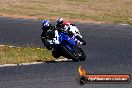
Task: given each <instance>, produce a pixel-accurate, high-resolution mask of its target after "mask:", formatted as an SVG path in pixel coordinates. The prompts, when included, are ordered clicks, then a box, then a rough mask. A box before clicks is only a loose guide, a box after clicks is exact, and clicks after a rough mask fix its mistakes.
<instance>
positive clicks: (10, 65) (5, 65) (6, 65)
mask: <svg viewBox="0 0 132 88" xmlns="http://www.w3.org/2000/svg"><path fill="white" fill-rule="evenodd" d="M42 63H44V62H32V63H20V64H2V65H0V68H1V67H13V66H21V65H33V64H42Z"/></svg>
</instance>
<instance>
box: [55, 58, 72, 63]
mask: <svg viewBox="0 0 132 88" xmlns="http://www.w3.org/2000/svg"><path fill="white" fill-rule="evenodd" d="M55 61H56V62H62V61H72V59H67V58H64V59H56V60H55Z"/></svg>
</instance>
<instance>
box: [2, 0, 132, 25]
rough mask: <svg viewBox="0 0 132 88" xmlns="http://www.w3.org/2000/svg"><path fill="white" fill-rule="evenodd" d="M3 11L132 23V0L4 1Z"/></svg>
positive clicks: (86, 20)
mask: <svg viewBox="0 0 132 88" xmlns="http://www.w3.org/2000/svg"><path fill="white" fill-rule="evenodd" d="M0 14H7V15H18V16H32V17H36V18H38V19H56V17H64V18H66V19H77V21H80V20H85V22H89V21H90V22H94V21H95V22H96V21H101V22H102V21H104V22H112V23H128V24H132V0H0Z"/></svg>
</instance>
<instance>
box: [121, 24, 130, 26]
mask: <svg viewBox="0 0 132 88" xmlns="http://www.w3.org/2000/svg"><path fill="white" fill-rule="evenodd" d="M119 25H124V26H125V25H126V26H127V25H129V24H119Z"/></svg>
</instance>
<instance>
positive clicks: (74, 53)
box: [62, 45, 79, 62]
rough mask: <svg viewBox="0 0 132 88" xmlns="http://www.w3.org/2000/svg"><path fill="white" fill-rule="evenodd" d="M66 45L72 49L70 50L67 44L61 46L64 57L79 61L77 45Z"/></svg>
mask: <svg viewBox="0 0 132 88" xmlns="http://www.w3.org/2000/svg"><path fill="white" fill-rule="evenodd" d="M68 46H69V47H70V48H71V49H72V51H70V50H69V49H68V47H67V46H62V49H63V50H62V51H63V53H64V57H66V58H71V59H72V60H73V61H74V62H78V61H79V54H78V47H77V46H76V45H75V46H70V45H68Z"/></svg>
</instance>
